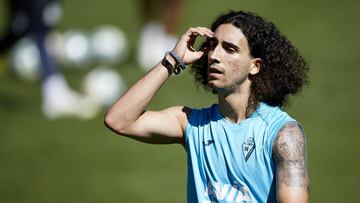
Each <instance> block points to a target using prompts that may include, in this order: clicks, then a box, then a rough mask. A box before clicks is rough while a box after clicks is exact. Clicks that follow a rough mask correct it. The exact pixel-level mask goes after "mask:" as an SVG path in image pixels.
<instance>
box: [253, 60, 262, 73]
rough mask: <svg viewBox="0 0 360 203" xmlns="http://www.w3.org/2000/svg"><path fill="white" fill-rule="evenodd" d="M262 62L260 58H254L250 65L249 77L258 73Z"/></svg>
mask: <svg viewBox="0 0 360 203" xmlns="http://www.w3.org/2000/svg"><path fill="white" fill-rule="evenodd" d="M262 64H263V61H262V59H261V58H254V59H252V64H251V68H250V75H256V74H258V73H259V72H260V69H261V68H262Z"/></svg>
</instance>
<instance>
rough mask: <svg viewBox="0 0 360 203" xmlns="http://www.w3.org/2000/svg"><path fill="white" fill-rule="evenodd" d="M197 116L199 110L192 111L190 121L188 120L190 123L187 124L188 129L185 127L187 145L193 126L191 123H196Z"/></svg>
mask: <svg viewBox="0 0 360 203" xmlns="http://www.w3.org/2000/svg"><path fill="white" fill-rule="evenodd" d="M195 114H197V109H191V112H190V115H189V119H188V121H187V123H186V127H185V145H186V143H187V142H188V135H189V132H190V129H191V126H192V125H191V123H193V122H194V117H196V116H195Z"/></svg>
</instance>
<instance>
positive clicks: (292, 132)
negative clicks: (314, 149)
mask: <svg viewBox="0 0 360 203" xmlns="http://www.w3.org/2000/svg"><path fill="white" fill-rule="evenodd" d="M273 154H274V158H275V162H276V166H277V181H278V182H279V183H283V184H285V185H287V186H294V187H303V188H304V189H305V190H306V191H308V190H309V177H308V172H307V158H306V141H305V136H304V135H303V132H302V130H301V129H300V127H299V125H298V124H297V123H295V122H289V123H287V124H286V125H284V126H283V127H282V129H281V130H280V131H279V133H278V135H277V138H276V139H275V142H274V147H273Z"/></svg>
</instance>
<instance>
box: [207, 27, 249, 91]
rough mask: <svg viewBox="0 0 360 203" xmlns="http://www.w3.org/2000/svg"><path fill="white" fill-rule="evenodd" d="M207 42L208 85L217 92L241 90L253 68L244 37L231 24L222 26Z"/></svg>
mask: <svg viewBox="0 0 360 203" xmlns="http://www.w3.org/2000/svg"><path fill="white" fill-rule="evenodd" d="M209 40H210V41H209V52H208V64H209V66H208V81H209V85H210V86H211V87H212V88H215V89H216V90H217V92H223V91H225V92H229V91H230V92H233V91H236V90H239V89H241V85H242V84H243V83H244V81H247V82H249V80H248V75H249V73H250V71H251V69H252V68H253V66H254V62H253V60H252V58H251V55H250V50H249V46H248V42H247V39H246V37H245V35H244V34H243V33H242V31H241V30H240V29H239V28H237V27H235V26H234V25H232V24H222V25H220V26H219V27H218V28H217V29H216V30H215V34H214V37H213V38H211V39H209Z"/></svg>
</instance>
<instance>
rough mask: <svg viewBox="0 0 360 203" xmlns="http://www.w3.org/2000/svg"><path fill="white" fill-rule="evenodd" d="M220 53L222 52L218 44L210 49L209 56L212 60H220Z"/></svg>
mask: <svg viewBox="0 0 360 203" xmlns="http://www.w3.org/2000/svg"><path fill="white" fill-rule="evenodd" d="M219 54H220V49H219V46H216V47H214V48H213V49H211V50H210V51H209V54H208V56H209V59H210V60H211V61H219V56H220V55H219Z"/></svg>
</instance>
